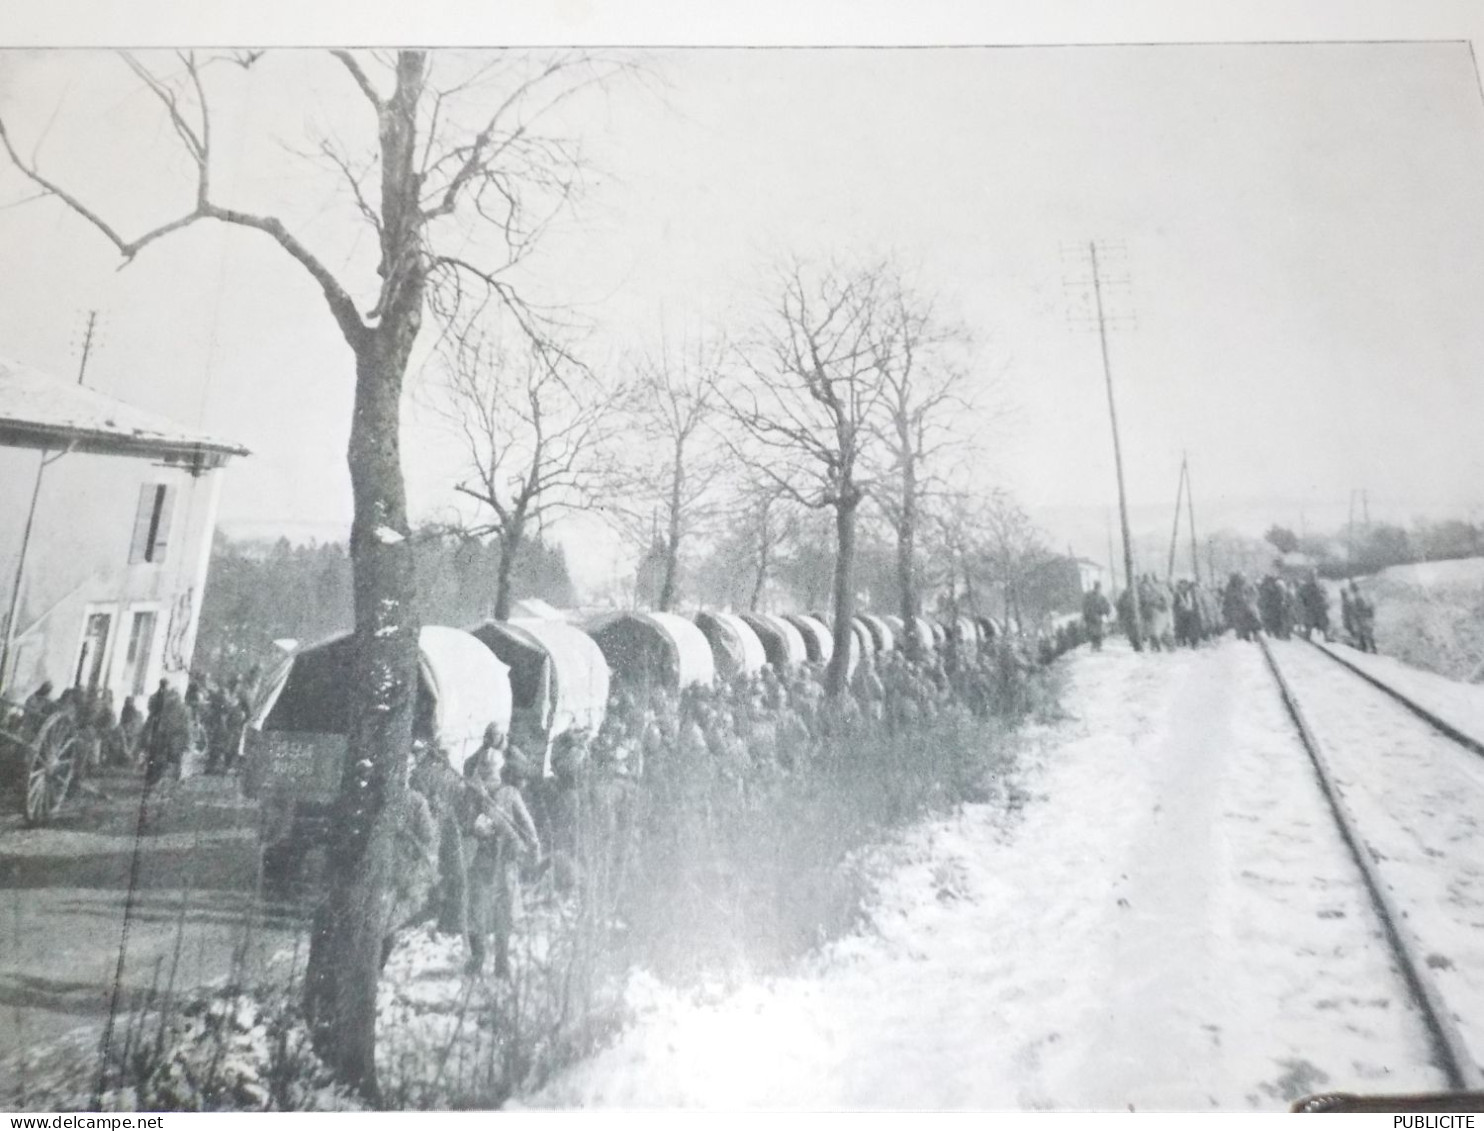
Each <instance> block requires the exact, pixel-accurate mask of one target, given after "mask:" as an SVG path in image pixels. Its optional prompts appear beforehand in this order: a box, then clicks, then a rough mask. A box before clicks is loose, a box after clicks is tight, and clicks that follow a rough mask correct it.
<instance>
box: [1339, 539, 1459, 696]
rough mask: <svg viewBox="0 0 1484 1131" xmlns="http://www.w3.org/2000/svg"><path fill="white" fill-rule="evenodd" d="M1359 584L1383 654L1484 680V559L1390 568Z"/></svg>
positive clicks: (1454, 675) (1451, 674)
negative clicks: (1371, 610)
mask: <svg viewBox="0 0 1484 1131" xmlns="http://www.w3.org/2000/svg"><path fill="white" fill-rule="evenodd" d="M1360 585H1361V588H1362V589H1363V590H1364V591H1365V592H1366V593H1368V594H1369V595H1370V596H1371V597H1372V599H1373V600H1374V601H1375V603H1376V644H1377V646H1378V647H1379V648H1380V649H1381V651H1382V652H1384V653H1386V654H1388V655H1391V656H1395V657H1397V658H1398V659H1400V660H1404V661H1406V662H1407V663H1408V664H1412V665H1415V666H1416V667H1419V668H1427V669H1428V670H1430V671H1434V672H1437V673H1439V674H1441V675H1444V676H1447V677H1449V678H1450V679H1457V680H1464V681H1469V682H1478V681H1479V680H1480V679H1481V678H1484V558H1463V559H1460V560H1458V561H1446V562H1417V563H1416V564H1414V565H1404V566H1392V567H1391V568H1390V569H1384V570H1382V571H1381V572H1380V573H1378V574H1376V575H1375V576H1374V577H1370V578H1361V580H1360ZM1336 601H1338V598H1336ZM1333 612H1334V615H1335V620H1336V627H1338V617H1339V613H1338V606H1337V607H1336V609H1335V610H1333Z"/></svg>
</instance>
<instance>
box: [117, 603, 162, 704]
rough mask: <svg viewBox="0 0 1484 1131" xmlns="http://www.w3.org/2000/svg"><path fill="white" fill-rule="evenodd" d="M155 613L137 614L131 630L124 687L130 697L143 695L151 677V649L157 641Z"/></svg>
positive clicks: (125, 663) (125, 660) (125, 661)
mask: <svg viewBox="0 0 1484 1131" xmlns="http://www.w3.org/2000/svg"><path fill="white" fill-rule="evenodd" d="M155 620H156V614H155V613H154V612H152V611H151V612H137V613H135V614H134V623H133V625H132V626H131V627H130V629H129V648H128V651H127V652H125V653H124V686H125V687H127V688H128V689H129V690H128V692H127V694H129V695H143V694H144V691H145V687H146V685H147V680H148V676H149V653H150V647H151V646H152V645H153V644H154V640H155Z"/></svg>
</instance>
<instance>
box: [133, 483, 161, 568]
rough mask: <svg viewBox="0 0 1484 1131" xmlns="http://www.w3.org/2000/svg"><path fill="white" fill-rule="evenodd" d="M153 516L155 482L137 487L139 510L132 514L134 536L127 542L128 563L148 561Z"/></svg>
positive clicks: (134, 563)
mask: <svg viewBox="0 0 1484 1131" xmlns="http://www.w3.org/2000/svg"><path fill="white" fill-rule="evenodd" d="M154 517H155V484H153V483H145V484H143V485H142V486H141V487H140V488H139V510H138V511H136V512H135V514H134V538H133V540H132V541H131V542H130V543H129V564H130V565H138V564H139V563H140V562H147V561H149V528H150V526H151V524H152V523H153V522H154Z"/></svg>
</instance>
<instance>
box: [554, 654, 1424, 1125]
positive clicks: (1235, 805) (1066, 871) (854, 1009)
mask: <svg viewBox="0 0 1484 1131" xmlns="http://www.w3.org/2000/svg"><path fill="white" fill-rule="evenodd" d="M1067 662H1068V664H1069V665H1070V672H1071V680H1070V688H1069V695H1068V699H1067V705H1068V707H1069V708H1070V709H1071V710H1072V712H1073V713H1074V715H1075V716H1076V717H1075V719H1074V720H1073V721H1072V722H1069V723H1065V724H1061V725H1058V726H1055V727H1049V728H1043V729H1041V730H1039V731H1037V732H1036V733H1035V734H1033V735H1032V737H1031V741H1030V742H1029V743H1028V749H1027V752H1026V754H1025V766H1026V768H1025V770H1024V772H1023V777H1022V779H1021V781H1020V783H1019V784H1020V787H1021V788H1023V789H1025V790H1027V791H1028V792H1029V800H1028V801H1027V803H1026V804H1025V805H1024V806H1023V808H1021V809H1020V811H1019V813H1018V816H1017V817H1016V818H1015V819H1013V820H1006V819H1005V817H1004V808H1003V806H1000V807H992V806H988V805H986V806H968V807H966V808H965V809H964V810H963V811H962V812H961V813H960V814H959V815H957V816H955V817H953V818H950V819H946V820H939V821H934V822H932V823H929V824H925V825H923V826H920V827H918V828H915V829H913V830H911V831H910V833H908V834H907V835H906V836H904V837H903V838H902V840H901V841H900V842H899V843H898V844H896V845H895V846H894V847H892V848H891V849H889V850H886V852H885V858H886V859H887V860H888V862H889V863H890V865H891V867H890V870H889V871H888V872H887V873H886V875H885V877H884V879H883V880H882V882H881V885H880V887H879V891H878V896H877V899H876V902H875V906H874V907H873V909H872V910H873V913H872V925H871V929H870V930H869V931H868V932H866V933H863V934H860V935H855V936H851V937H849V938H846V939H843V940H840V941H839V942H836V943H834V944H832V945H831V946H830V947H828V948H827V949H826V950H825V951H824V952H823V953H822V954H821V955H819V956H818V958H817V959H816V960H815V961H814V962H813V963H812V964H811V965H810V967H809V968H807V969H805V970H803V971H801V972H799V973H798V974H797V975H795V976H793V977H790V978H786V979H778V980H771V981H766V982H758V983H755V984H752V985H749V986H746V987H744V988H743V989H741V990H740V991H736V992H732V993H729V994H721V993H717V994H713V995H710V996H704V995H693V996H690V997H685V998H682V997H679V996H676V995H674V994H671V993H670V992H668V991H666V990H664V989H662V988H660V987H657V986H653V985H650V986H647V987H641V989H642V990H643V992H640V991H639V989H636V992H635V993H634V995H633V997H634V999H635V1000H634V1005H635V1007H636V1009H637V1012H638V1019H637V1020H636V1022H635V1024H633V1025H632V1026H631V1027H630V1028H629V1030H628V1031H626V1032H625V1033H624V1034H623V1035H622V1036H621V1037H620V1038H619V1039H618V1040H617V1041H616V1042H615V1044H614V1045H613V1046H612V1047H610V1048H609V1049H607V1050H606V1051H604V1052H602V1053H600V1054H598V1055H597V1056H595V1057H593V1058H591V1059H590V1060H588V1061H586V1062H583V1063H581V1064H579V1065H577V1066H575V1067H574V1068H572V1069H571V1070H569V1071H568V1072H566V1073H564V1074H563V1075H561V1076H560V1077H558V1078H557V1079H556V1080H555V1081H553V1082H552V1083H551V1084H550V1085H548V1086H547V1087H546V1088H545V1089H543V1090H542V1091H541V1092H539V1093H538V1094H536V1095H534V1096H528V1097H526V1098H525V1102H526V1104H527V1105H529V1106H555V1107H575V1106H583V1107H598V1106H628V1107H646V1108H654V1107H704V1108H739V1107H744V1108H756V1107H764V1108H767V1107H773V1108H810V1109H821V1108H824V1109H837V1108H999V1109H1013V1108H1021V1109H1068V1108H1070V1109H1104V1110H1107V1109H1123V1108H1125V1107H1129V1106H1133V1107H1135V1108H1138V1109H1204V1110H1211V1109H1232V1110H1274V1109H1282V1108H1283V1107H1285V1106H1286V1105H1287V1103H1288V1102H1289V1101H1290V1100H1292V1099H1293V1098H1295V1097H1296V1096H1298V1095H1300V1094H1303V1093H1305V1092H1311V1091H1316V1090H1320V1089H1333V1088H1344V1089H1350V1090H1358V1091H1398V1090H1407V1089H1427V1088H1438V1087H1441V1086H1442V1084H1443V1079H1442V1075H1441V1073H1439V1072H1438V1071H1437V1070H1436V1069H1435V1068H1434V1067H1432V1066H1431V1065H1430V1064H1429V1063H1428V1055H1427V1047H1426V1042H1425V1039H1424V1037H1423V1034H1422V1029H1421V1024H1420V1021H1419V1019H1418V1017H1417V1014H1416V1012H1415V1010H1414V1009H1413V1008H1412V1007H1411V1005H1410V1003H1409V1002H1408V1000H1407V998H1406V996H1405V993H1404V990H1403V988H1402V986H1401V984H1400V982H1399V980H1398V977H1397V975H1396V974H1395V972H1394V971H1393V970H1392V969H1391V966H1390V964H1389V960H1388V956H1387V954H1386V952H1385V950H1384V948H1383V947H1382V945H1381V943H1380V941H1379V928H1378V925H1377V923H1376V921H1375V919H1374V916H1373V914H1372V912H1371V909H1370V905H1369V903H1368V901H1367V899H1366V896H1365V893H1364V890H1363V888H1362V886H1361V881H1360V879H1359V876H1358V874H1357V873H1356V871H1355V869H1354V866H1353V865H1352V864H1351V862H1350V861H1349V859H1348V857H1346V856H1345V854H1344V850H1343V848H1342V846H1341V843H1340V841H1339V838H1338V836H1337V835H1336V833H1335V831H1334V828H1333V826H1332V824H1331V823H1330V820H1329V817H1328V815H1327V813H1326V812H1325V811H1324V810H1323V808H1322V800H1321V797H1320V794H1319V790H1318V786H1317V784H1316V783H1315V781H1314V778H1313V775H1312V772H1311V770H1310V768H1309V765H1308V762H1307V758H1306V756H1305V754H1304V752H1303V750H1302V747H1301V746H1300V745H1299V743H1298V741H1297V739H1296V738H1295V737H1294V735H1293V734H1292V733H1291V730H1290V726H1289V723H1288V720H1287V718H1286V716H1285V715H1284V714H1283V711H1282V707H1281V705H1280V703H1279V701H1278V698H1277V696H1276V695H1275V694H1274V693H1273V690H1272V686H1271V682H1270V677H1269V675H1268V673H1267V672H1266V670H1265V668H1264V666H1263V661H1262V658H1261V655H1260V653H1259V652H1258V650H1257V649H1256V648H1255V647H1253V646H1251V645H1241V644H1238V643H1236V642H1234V641H1230V640H1228V641H1226V642H1223V643H1222V644H1220V645H1218V646H1215V647H1212V648H1207V649H1204V650H1201V651H1199V652H1181V653H1177V654H1174V655H1171V654H1163V655H1160V654H1154V655H1148V654H1146V655H1134V654H1131V653H1129V652H1127V651H1124V650H1119V649H1115V648H1112V647H1110V649H1109V650H1108V651H1107V652H1105V653H1102V654H1088V653H1085V652H1083V653H1079V654H1077V655H1075V656H1073V657H1072V658H1070V659H1069V660H1068V661H1067Z"/></svg>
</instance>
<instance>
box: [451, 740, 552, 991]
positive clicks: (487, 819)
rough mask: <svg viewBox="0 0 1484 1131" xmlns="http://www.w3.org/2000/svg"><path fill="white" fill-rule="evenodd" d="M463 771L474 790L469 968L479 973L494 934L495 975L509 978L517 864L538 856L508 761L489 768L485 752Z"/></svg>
mask: <svg viewBox="0 0 1484 1131" xmlns="http://www.w3.org/2000/svg"><path fill="white" fill-rule="evenodd" d="M468 773H469V778H470V781H471V783H472V784H473V786H474V788H473V789H471V790H470V792H469V794H468V798H469V811H468V824H467V826H466V828H467V831H468V833H469V835H470V836H471V838H472V839H473V841H474V843H475V849H474V858H473V859H472V860H471V861H470V863H469V918H470V920H471V922H470V933H469V951H470V953H469V964H468V967H467V970H468V972H469V973H471V974H478V973H479V972H480V971H482V970H483V969H484V955H485V943H486V940H487V939H488V938H489V936H490V935H491V934H493V935H494V936H495V975H496V976H497V977H500V978H508V977H509V976H510V936H511V934H512V933H513V931H514V929H515V922H516V920H517V918H518V917H519V916H520V865H521V861H522V860H523V859H525V858H527V857H536V856H539V855H540V853H541V841H540V839H539V838H538V837H537V835H536V824H535V822H534V821H532V820H531V814H530V812H529V810H527V809H526V804H525V801H524V800H522V798H521V795H520V790H519V789H517V788H516V785H515V780H516V778H517V775H518V770H517V768H516V767H515V765H514V764H513V763H507V764H506V765H505V766H504V767H503V769H501V770H499V771H497V770H496V769H495V760H494V758H493V757H491V756H489V755H488V754H486V755H484V756H483V757H481V758H479V759H478V760H477V761H474V762H471V763H470V764H469V766H468Z"/></svg>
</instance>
